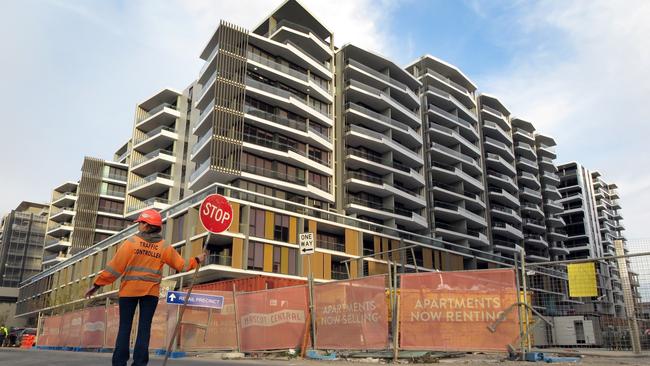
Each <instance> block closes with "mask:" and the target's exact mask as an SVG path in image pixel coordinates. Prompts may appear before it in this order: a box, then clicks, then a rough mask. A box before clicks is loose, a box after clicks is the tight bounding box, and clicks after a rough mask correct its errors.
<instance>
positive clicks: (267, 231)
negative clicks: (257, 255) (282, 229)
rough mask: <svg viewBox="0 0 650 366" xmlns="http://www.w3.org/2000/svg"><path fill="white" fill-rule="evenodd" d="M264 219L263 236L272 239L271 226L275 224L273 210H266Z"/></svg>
mask: <svg viewBox="0 0 650 366" xmlns="http://www.w3.org/2000/svg"><path fill="white" fill-rule="evenodd" d="M265 221H266V222H265V225H264V238H266V239H270V240H273V227H274V226H275V216H274V215H273V212H271V211H266V218H265Z"/></svg>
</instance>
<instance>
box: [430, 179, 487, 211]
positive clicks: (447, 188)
mask: <svg viewBox="0 0 650 366" xmlns="http://www.w3.org/2000/svg"><path fill="white" fill-rule="evenodd" d="M431 184H432V185H433V188H432V190H433V194H434V196H435V197H436V199H439V200H443V201H445V202H454V201H459V200H463V201H465V207H466V208H468V209H470V210H477V211H480V210H484V209H485V202H483V199H482V198H481V196H480V195H478V194H476V193H474V192H470V191H466V190H463V189H462V188H460V187H457V186H456V187H455V186H452V185H449V184H445V183H442V182H438V181H433V182H431Z"/></svg>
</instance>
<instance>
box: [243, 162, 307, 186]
mask: <svg viewBox="0 0 650 366" xmlns="http://www.w3.org/2000/svg"><path fill="white" fill-rule="evenodd" d="M241 168H242V171H244V172H247V173H251V174H256V175H261V176H263V177H267V178H272V179H279V180H282V181H285V182H289V183H294V184H300V185H305V183H306V181H305V177H304V176H303V177H300V176H295V175H288V174H286V173H282V172H280V171H277V170H272V169H266V168H262V167H260V166H257V165H250V164H241Z"/></svg>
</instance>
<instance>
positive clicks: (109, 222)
mask: <svg viewBox="0 0 650 366" xmlns="http://www.w3.org/2000/svg"><path fill="white" fill-rule="evenodd" d="M125 223H126V221H124V220H122V219H115V218H112V217H106V216H97V223H96V225H95V227H96V228H97V229H100V230H111V231H120V230H122V229H124V228H125V226H126V225H125Z"/></svg>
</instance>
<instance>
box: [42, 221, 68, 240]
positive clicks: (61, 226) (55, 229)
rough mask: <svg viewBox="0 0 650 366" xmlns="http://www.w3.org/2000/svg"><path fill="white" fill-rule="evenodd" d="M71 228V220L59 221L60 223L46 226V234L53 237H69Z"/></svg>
mask: <svg viewBox="0 0 650 366" xmlns="http://www.w3.org/2000/svg"><path fill="white" fill-rule="evenodd" d="M72 230H73V226H72V222H70V221H67V222H61V223H57V224H54V225H51V226H48V228H47V235H49V236H52V237H55V238H62V237H70V233H71V232H72Z"/></svg>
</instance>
